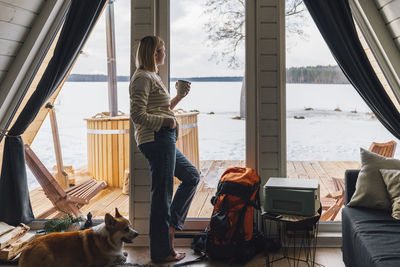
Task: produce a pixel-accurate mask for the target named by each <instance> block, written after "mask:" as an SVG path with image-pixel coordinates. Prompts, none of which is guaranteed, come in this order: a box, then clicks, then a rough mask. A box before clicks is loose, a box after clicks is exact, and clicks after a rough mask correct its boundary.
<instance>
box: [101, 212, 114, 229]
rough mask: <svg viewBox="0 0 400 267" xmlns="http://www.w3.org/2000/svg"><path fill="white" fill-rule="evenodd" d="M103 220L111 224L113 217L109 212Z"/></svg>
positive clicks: (112, 223)
mask: <svg viewBox="0 0 400 267" xmlns="http://www.w3.org/2000/svg"><path fill="white" fill-rule="evenodd" d="M104 222H105V223H106V225H108V226H113V225H114V223H115V219H114V217H113V216H112V215H111V214H110V213H107V214H106V216H105V217H104Z"/></svg>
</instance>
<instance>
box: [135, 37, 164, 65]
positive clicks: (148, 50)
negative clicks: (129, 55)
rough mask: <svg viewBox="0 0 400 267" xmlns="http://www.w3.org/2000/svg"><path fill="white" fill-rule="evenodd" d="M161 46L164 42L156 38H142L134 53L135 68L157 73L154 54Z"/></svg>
mask: <svg viewBox="0 0 400 267" xmlns="http://www.w3.org/2000/svg"><path fill="white" fill-rule="evenodd" d="M163 46H164V41H163V40H162V39H161V38H160V37H158V36H146V37H143V38H142V40H140V42H139V46H138V49H137V51H136V68H138V69H143V70H147V71H151V72H157V71H158V69H157V64H156V59H155V54H156V51H157V50H159V49H161V48H162V47H163Z"/></svg>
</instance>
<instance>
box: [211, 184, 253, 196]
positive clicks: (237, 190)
mask: <svg viewBox="0 0 400 267" xmlns="http://www.w3.org/2000/svg"><path fill="white" fill-rule="evenodd" d="M259 187H260V184H259V183H256V184H254V185H243V184H239V183H234V182H229V181H226V182H222V183H219V184H218V189H217V193H216V194H215V196H216V197H218V196H220V195H223V194H227V195H233V196H237V197H241V198H243V199H249V198H250V197H251V195H252V194H253V193H254V191H256V190H258V189H259Z"/></svg>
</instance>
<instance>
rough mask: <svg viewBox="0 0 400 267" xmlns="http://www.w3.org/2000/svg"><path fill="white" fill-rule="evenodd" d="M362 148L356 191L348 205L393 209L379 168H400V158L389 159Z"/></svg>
mask: <svg viewBox="0 0 400 267" xmlns="http://www.w3.org/2000/svg"><path fill="white" fill-rule="evenodd" d="M360 150H361V153H360V154H361V170H360V173H359V175H358V179H357V184H356V191H355V192H354V195H353V197H352V198H351V200H350V202H349V203H348V204H347V205H348V206H350V207H364V208H371V209H380V210H388V211H389V210H392V205H391V202H390V198H389V194H388V192H387V190H386V185H385V183H384V182H383V179H382V176H381V174H380V172H379V170H380V169H398V170H400V160H397V159H388V158H385V157H382V156H380V155H378V154H376V153H373V152H370V151H368V150H365V149H363V148H361V149H360Z"/></svg>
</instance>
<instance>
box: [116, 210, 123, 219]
mask: <svg viewBox="0 0 400 267" xmlns="http://www.w3.org/2000/svg"><path fill="white" fill-rule="evenodd" d="M115 217H116V218H120V217H122V216H121V214H119V212H118V208H115Z"/></svg>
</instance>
